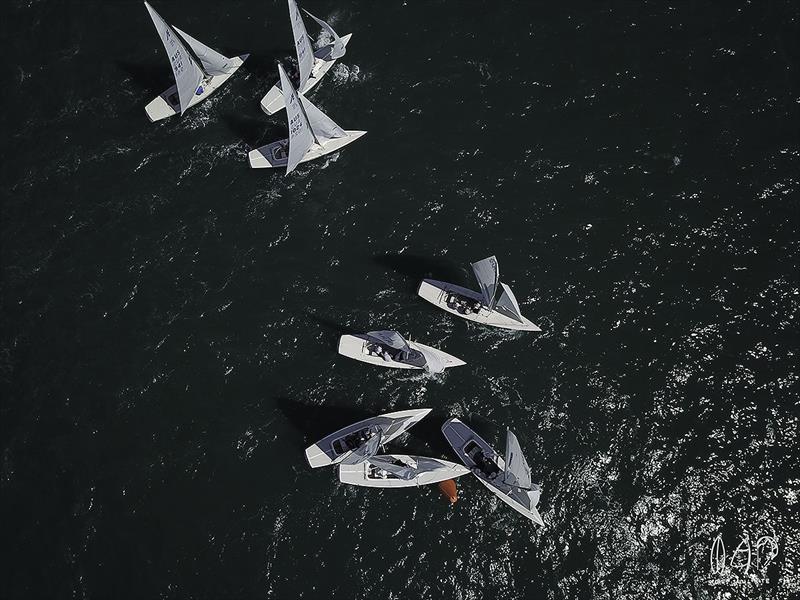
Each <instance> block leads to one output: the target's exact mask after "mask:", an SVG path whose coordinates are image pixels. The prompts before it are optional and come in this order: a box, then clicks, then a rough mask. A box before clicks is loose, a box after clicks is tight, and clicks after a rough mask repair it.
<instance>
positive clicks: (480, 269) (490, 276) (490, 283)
mask: <svg viewBox="0 0 800 600" xmlns="http://www.w3.org/2000/svg"><path fill="white" fill-rule="evenodd" d="M472 270H473V272H474V273H475V278H476V279H477V280H478V285H479V286H480V289H481V294H483V303H484V304H485V305H486V306H488V307H489V310H492V309H493V308H494V296H495V294H496V293H497V285H498V283H499V281H500V266H499V265H498V264H497V258H495V257H494V256H490V257H489V258H484V259H483V260H479V261H478V262H475V263H472Z"/></svg>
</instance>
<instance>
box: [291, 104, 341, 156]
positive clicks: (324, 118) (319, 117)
mask: <svg viewBox="0 0 800 600" xmlns="http://www.w3.org/2000/svg"><path fill="white" fill-rule="evenodd" d="M300 102H301V103H302V104H303V109H304V110H305V112H306V116H307V117H308V122H309V124H310V125H311V131H313V132H314V137H316V138H317V142H318V143H320V144H322V143H324V142H326V141H328V140H333V139H336V138H341V137H347V132H346V131H345V130H344V129H342V128H341V127H339V126H338V125H337V124H336V123H335V122H334V120H333V119H331V118H330V117H329V116H328V115H326V114H325V113H324V112H322V111H321V110H320V109H318V108H317V107H316V106H314V105H313V104H312V103H311V101H310V100H306V98H305V97H304V96H300Z"/></svg>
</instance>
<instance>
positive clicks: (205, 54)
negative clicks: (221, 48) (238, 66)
mask: <svg viewBox="0 0 800 600" xmlns="http://www.w3.org/2000/svg"><path fill="white" fill-rule="evenodd" d="M174 29H175V31H177V32H178V33H179V34H180V36H181V37H182V38H183V39H184V40H185V41H186V43H187V44H189V47H190V48H191V49H192V52H194V53H195V55H197V58H199V59H200V62H201V63H202V65H203V70H205V72H206V73H208V74H209V75H227V74H228V73H230V72H231V70H232V69H233V66H232V65H231V59H230V58H228V57H227V56H223V55H222V54H220V53H219V52H217V51H216V50H214V49H213V48H209V47H208V46H206V45H205V44H204V43H203V42H201V41H199V40H196V39H195V38H193V37H192V36H190V35H189V34H188V33H186V32H185V31H183V30H181V29H178V28H177V27H175V28H174Z"/></svg>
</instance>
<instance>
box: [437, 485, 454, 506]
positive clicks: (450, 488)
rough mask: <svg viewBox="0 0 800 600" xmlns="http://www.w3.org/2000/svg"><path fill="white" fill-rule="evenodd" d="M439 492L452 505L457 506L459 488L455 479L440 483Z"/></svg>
mask: <svg viewBox="0 0 800 600" xmlns="http://www.w3.org/2000/svg"><path fill="white" fill-rule="evenodd" d="M439 490H441V492H442V493H443V494H444V495H445V497H446V498H447V499H448V500H450V504H455V503H456V500H458V488H456V480H455V479H445V480H444V481H440V482H439Z"/></svg>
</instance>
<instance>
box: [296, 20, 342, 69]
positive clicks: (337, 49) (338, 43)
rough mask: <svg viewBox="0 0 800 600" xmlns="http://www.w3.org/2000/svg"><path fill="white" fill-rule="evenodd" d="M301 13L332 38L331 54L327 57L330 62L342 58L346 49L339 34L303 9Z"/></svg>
mask: <svg viewBox="0 0 800 600" xmlns="http://www.w3.org/2000/svg"><path fill="white" fill-rule="evenodd" d="M303 12H305V13H306V14H307V15H308V16H309V17H311V18H312V19H314V20H315V21H316V22H317V25H319V26H320V27H322V29H324V30H325V31H327V32H328V33H329V34H330V36H331V38H333V42H332V43H331V53H330V55H329V58H330V59H331V60H336V59H337V58H341V57H343V56H344V53H345V52H347V48H346V47H345V45H344V42H342V40H341V38H340V37H339V34H337V33H336V32H335V31H334V30H333V27H331V26H330V25H328V24H327V23H326V22H325V21H323V20H322V19H318V18H317V17H315V16H314V15H312V14H311V13H310V12H308V11H307V10H306V9H305V8H304V9H303Z"/></svg>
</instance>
